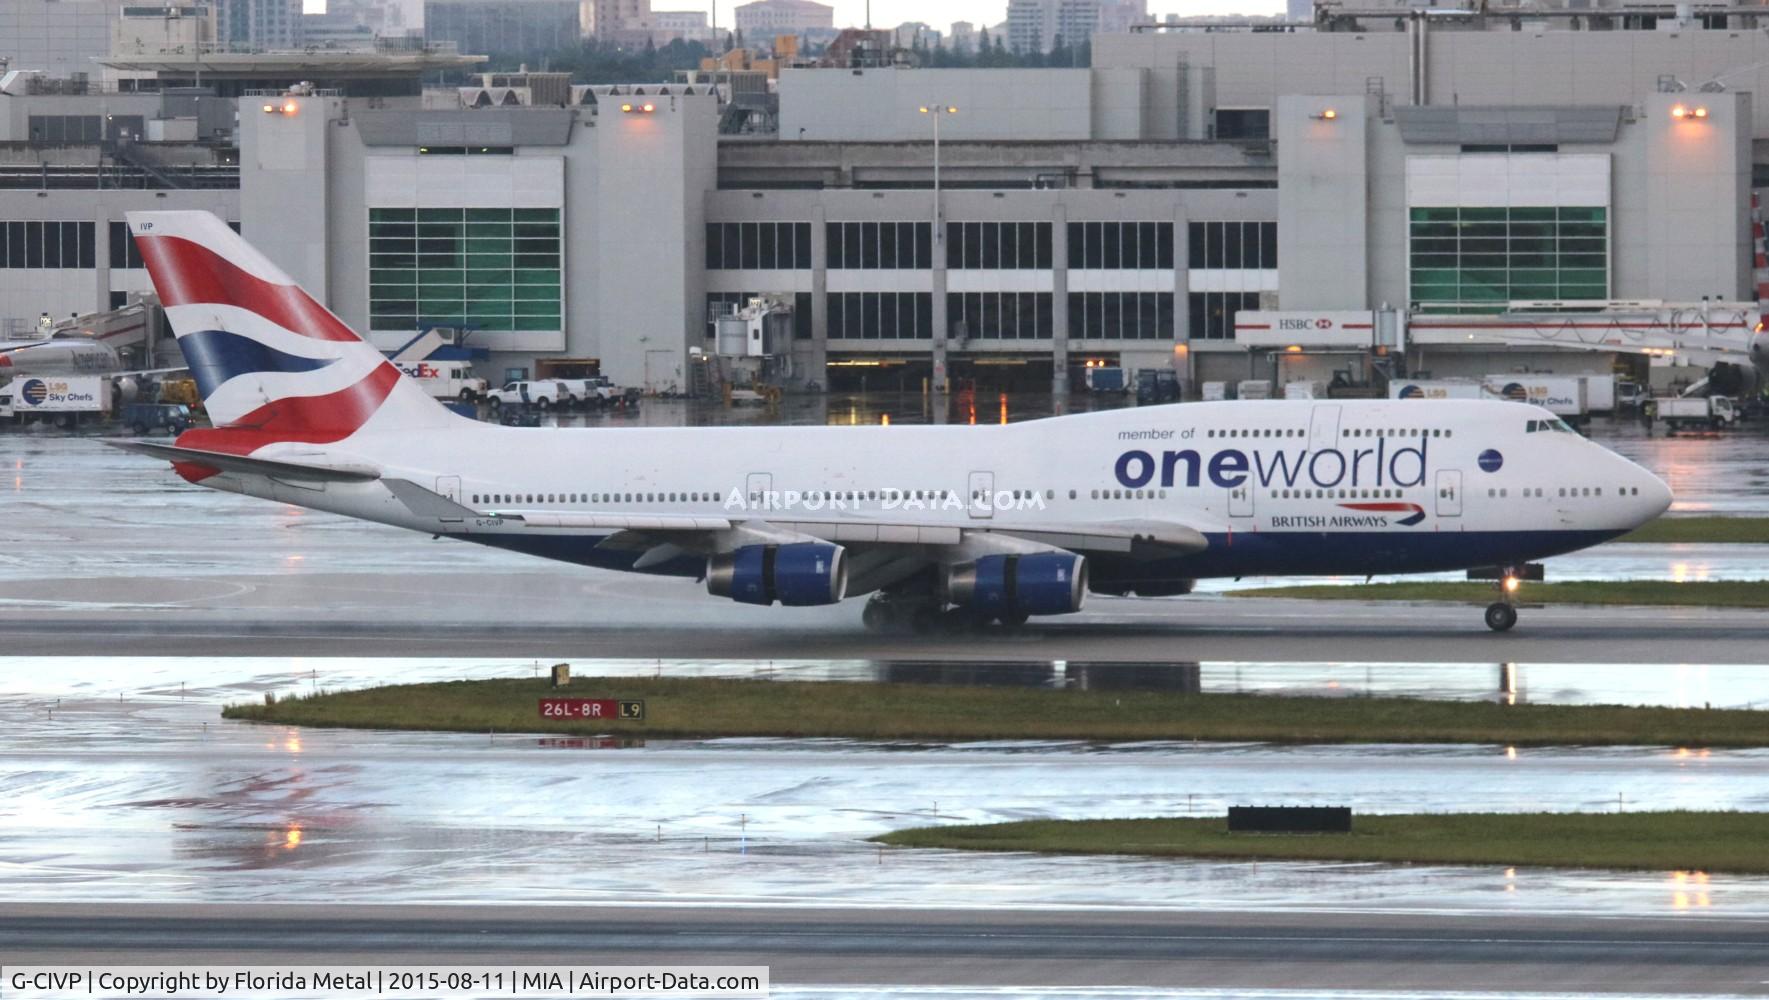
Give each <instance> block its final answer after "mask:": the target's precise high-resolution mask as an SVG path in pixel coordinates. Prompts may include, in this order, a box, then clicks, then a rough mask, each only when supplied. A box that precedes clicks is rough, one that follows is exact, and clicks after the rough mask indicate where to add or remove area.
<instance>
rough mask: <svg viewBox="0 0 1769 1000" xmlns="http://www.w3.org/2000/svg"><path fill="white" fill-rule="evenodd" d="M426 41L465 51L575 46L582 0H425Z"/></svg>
mask: <svg viewBox="0 0 1769 1000" xmlns="http://www.w3.org/2000/svg"><path fill="white" fill-rule="evenodd" d="M424 39H425V41H427V42H432V43H434V42H453V43H454V44H455V46H456V47H457V48H458V49H460V50H461V51H462V52H478V53H506V54H521V53H530V52H557V51H559V50H561V49H572V48H576V47H577V46H578V45H579V44H580V43H581V42H582V40H583V31H582V29H581V28H580V27H579V25H578V2H577V0H426V2H425V4H424Z"/></svg>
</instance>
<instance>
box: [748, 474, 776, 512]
mask: <svg viewBox="0 0 1769 1000" xmlns="http://www.w3.org/2000/svg"><path fill="white" fill-rule="evenodd" d="M772 492H774V474H773V473H771V472H752V473H750V474H749V478H748V481H746V482H745V483H744V486H743V500H744V504H745V507H746V509H748V510H752V511H756V510H773V509H774V506H775V503H776V502H777V501H778V499H779V498H778V497H775V498H770V497H769V495H768V494H770V493H772Z"/></svg>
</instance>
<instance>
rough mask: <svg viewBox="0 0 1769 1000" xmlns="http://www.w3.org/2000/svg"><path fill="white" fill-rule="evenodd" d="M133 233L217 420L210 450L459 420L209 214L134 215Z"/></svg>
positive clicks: (317, 440)
mask: <svg viewBox="0 0 1769 1000" xmlns="http://www.w3.org/2000/svg"><path fill="white" fill-rule="evenodd" d="M128 219H129V231H130V233H131V234H133V235H134V237H135V245H136V247H137V248H139V250H140V251H141V256H142V260H143V261H144V262H145V263H146V265H147V270H148V275H149V276H150V277H151V278H152V279H153V283H154V290H155V291H156V292H157V293H158V294H159V297H160V303H161V305H162V306H164V307H165V310H166V316H167V319H168V320H169V321H170V322H171V324H172V332H173V333H174V334H176V335H177V338H178V347H179V349H180V350H181V351H182V352H183V353H184V359H185V361H186V363H188V364H189V365H190V370H191V374H192V375H193V376H194V377H195V378H196V381H197V388H198V389H199V390H200V391H201V393H202V396H203V404H204V406H205V407H206V408H207V409H208V411H209V416H210V419H212V420H213V421H214V423H215V427H216V430H215V431H213V432H193V433H199V434H203V435H205V436H207V435H211V434H212V435H214V440H210V441H208V442H207V443H206V444H205V445H204V446H205V447H221V446H222V445H221V442H222V441H223V440H225V441H226V449H227V450H229V451H235V452H238V453H242V454H243V453H246V452H249V451H252V450H255V449H256V448H258V447H262V446H263V445H266V444H271V443H275V442H281V441H295V442H304V443H309V444H324V443H330V442H333V441H339V440H342V439H344V438H347V437H349V436H351V435H353V434H355V433H357V432H358V431H361V430H363V429H364V428H365V427H372V428H373V429H377V430H403V429H417V428H422V427H438V426H444V425H446V424H447V423H449V422H450V421H452V420H455V419H457V418H456V417H455V416H454V415H453V414H451V413H450V412H449V411H448V410H447V409H445V408H444V407H443V406H442V405H441V404H439V403H437V402H436V401H435V400H434V399H431V398H430V396H429V395H428V394H426V393H425V392H424V390H423V389H422V388H421V387H419V386H418V385H417V384H416V383H415V382H413V381H412V380H411V379H409V378H406V377H405V376H404V375H403V374H402V373H401V372H400V371H399V369H398V368H396V367H394V366H393V365H392V364H391V363H389V362H388V361H387V359H386V358H385V357H383V356H382V354H381V352H380V351H378V350H376V349H375V347H374V346H373V345H372V344H369V343H368V342H367V341H365V340H363V339H362V338H361V337H359V336H357V335H356V333H355V331H353V330H351V329H350V328H349V327H348V326H346V325H344V323H343V322H342V321H341V320H339V319H338V317H336V316H334V315H333V314H332V313H331V312H330V311H329V310H327V309H326V308H325V306H323V305H321V304H320V303H319V302H317V301H315V300H314V299H313V297H312V296H310V295H308V294H307V292H306V291H304V290H303V289H302V288H301V287H300V286H299V285H297V284H296V283H295V282H294V280H293V279H291V278H290V277H289V276H288V275H287V274H285V273H284V272H283V271H282V269H281V268H279V267H277V266H276V264H274V263H272V262H271V261H270V259H269V258H267V257H265V256H264V255H263V254H261V253H259V252H258V251H257V250H256V249H254V248H253V247H252V245H251V244H249V243H247V242H246V241H245V240H244V239H242V238H241V237H240V235H239V234H238V233H236V232H234V231H233V230H232V229H230V228H229V227H228V226H227V225H226V224H225V223H223V222H222V221H221V220H220V219H218V218H216V217H215V216H214V215H212V214H210V213H208V212H200V211H183V212H130V213H128Z"/></svg>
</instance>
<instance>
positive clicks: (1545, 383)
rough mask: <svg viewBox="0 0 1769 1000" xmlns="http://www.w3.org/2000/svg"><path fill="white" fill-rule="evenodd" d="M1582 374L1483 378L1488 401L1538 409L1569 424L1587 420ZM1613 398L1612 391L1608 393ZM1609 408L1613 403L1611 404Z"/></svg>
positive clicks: (1585, 391)
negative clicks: (1488, 397) (1531, 405)
mask: <svg viewBox="0 0 1769 1000" xmlns="http://www.w3.org/2000/svg"><path fill="white" fill-rule="evenodd" d="M1586 378H1587V376H1584V375H1539V374H1529V375H1518V374H1508V375H1488V376H1487V377H1486V378H1485V379H1483V380H1482V381H1483V383H1484V385H1485V386H1486V391H1487V392H1488V393H1490V394H1491V396H1492V398H1497V399H1508V400H1511V401H1513V402H1517V403H1531V404H1533V405H1536V406H1540V407H1542V408H1543V409H1545V410H1547V411H1548V412H1549V413H1552V414H1554V415H1555V416H1557V417H1559V418H1560V419H1562V420H1564V421H1566V422H1567V423H1569V424H1574V425H1578V424H1582V423H1584V422H1585V421H1587V420H1589V419H1590V418H1591V403H1590V396H1589V395H1588V393H1587V390H1586V385H1585V379H1586ZM1610 396H1611V398H1612V399H1613V398H1614V391H1613V388H1612V390H1611V393H1610ZM1612 405H1613V404H1612Z"/></svg>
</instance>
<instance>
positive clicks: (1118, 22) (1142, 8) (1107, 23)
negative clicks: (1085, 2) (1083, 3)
mask: <svg viewBox="0 0 1769 1000" xmlns="http://www.w3.org/2000/svg"><path fill="white" fill-rule="evenodd" d="M1148 20H1149V0H1101V2H1100V5H1099V22H1098V23H1097V24H1096V25H1095V26H1094V31H1095V32H1097V33H1098V34H1102V35H1128V34H1129V33H1130V28H1131V26H1132V25H1137V24H1147V23H1148Z"/></svg>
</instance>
